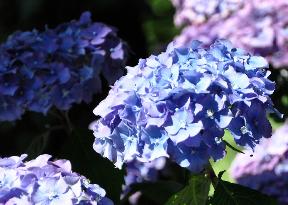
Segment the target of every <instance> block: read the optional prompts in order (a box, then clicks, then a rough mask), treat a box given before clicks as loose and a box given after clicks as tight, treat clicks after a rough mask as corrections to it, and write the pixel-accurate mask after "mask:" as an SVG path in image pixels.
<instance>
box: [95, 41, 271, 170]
mask: <svg viewBox="0 0 288 205" xmlns="http://www.w3.org/2000/svg"><path fill="white" fill-rule="evenodd" d="M267 66H268V63H267V61H266V60H265V59H264V58H262V57H260V56H253V55H251V54H249V53H246V52H245V51H243V50H241V49H239V48H235V47H233V46H232V45H231V44H230V43H229V42H227V41H225V40H218V41H216V42H215V43H214V44H212V45H211V46H210V47H203V45H202V44H201V43H200V42H199V41H193V42H192V44H191V46H190V47H175V46H174V44H173V43H171V44H170V45H169V46H168V48H167V50H166V51H165V52H163V53H161V54H160V55H158V56H154V55H152V56H150V57H149V58H147V59H141V60H140V61H139V64H138V65H136V66H135V67H128V68H127V70H128V73H127V75H126V76H124V77H122V78H120V79H119V80H118V81H117V82H116V83H115V84H114V86H113V87H112V89H111V90H110V92H109V94H108V96H107V98H106V99H105V100H103V101H102V102H101V103H100V104H99V105H98V106H97V107H96V108H95V110H94V113H95V115H100V116H101V118H100V120H98V121H96V122H95V123H92V125H91V127H90V128H91V129H92V130H93V131H94V136H95V143H94V149H95V151H96V152H98V153H100V154H101V155H103V156H104V157H107V158H108V159H110V160H111V161H113V162H114V164H115V165H116V166H117V167H121V166H122V164H123V163H124V162H129V161H131V160H133V159H135V158H136V159H137V160H139V161H142V162H149V161H152V160H154V159H157V158H159V157H169V158H171V159H172V160H174V161H176V162H177V163H178V164H179V165H180V166H182V167H186V168H188V169H190V170H191V171H194V172H198V171H201V170H202V169H203V167H204V166H205V165H206V164H207V163H208V160H209V158H210V157H212V158H213V159H214V160H219V159H221V158H223V157H224V155H225V143H224V142H223V140H222V137H223V135H224V131H225V130H229V131H230V132H231V133H232V135H233V137H234V139H235V141H236V142H237V143H238V144H239V145H243V146H246V145H247V146H250V147H252V148H254V146H255V144H257V143H258V142H259V140H260V139H261V138H263V137H270V136H271V126H270V123H269V121H268V120H267V118H266V112H267V111H273V110H274V108H273V104H272V102H271V99H270V97H269V95H270V94H272V93H273V91H274V83H273V82H271V81H270V80H269V79H268V78H267V77H268V75H269V71H267V70H266V68H267ZM259 127H261V129H260V128H259Z"/></svg>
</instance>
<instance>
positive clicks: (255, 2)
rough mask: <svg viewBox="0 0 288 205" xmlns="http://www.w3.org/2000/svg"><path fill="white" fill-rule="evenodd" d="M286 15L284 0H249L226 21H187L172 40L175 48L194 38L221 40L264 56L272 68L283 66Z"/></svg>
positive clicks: (287, 57)
mask: <svg viewBox="0 0 288 205" xmlns="http://www.w3.org/2000/svg"><path fill="white" fill-rule="evenodd" d="M190 10H191V9H190ZM214 12H215V13H216V14H217V12H216V11H214ZM287 13H288V2H287V1H286V0H278V1H271V0H249V1H245V3H244V4H243V6H242V7H240V8H238V9H237V10H236V11H234V12H233V13H232V14H231V15H230V16H229V17H228V18H225V19H222V20H218V19H215V20H214V19H210V20H209V21H207V22H205V23H203V24H201V25H196V24H195V23H193V21H190V24H189V25H187V27H185V28H184V29H183V31H182V33H181V34H180V35H179V36H178V37H176V39H175V40H176V41H177V44H179V45H185V44H186V45H187V44H189V43H190V42H191V41H192V40H194V39H198V40H200V41H203V42H204V43H205V44H207V45H209V44H211V43H212V42H213V41H214V40H215V39H219V38H225V39H229V40H230V41H231V42H232V43H233V45H235V46H237V47H240V48H243V49H245V50H247V51H249V52H251V53H254V54H257V55H261V56H264V57H265V58H267V60H268V61H269V63H271V64H272V65H273V67H274V68H282V67H287V66H288V32H287V29H288V27H287V24H288V17H287Z"/></svg>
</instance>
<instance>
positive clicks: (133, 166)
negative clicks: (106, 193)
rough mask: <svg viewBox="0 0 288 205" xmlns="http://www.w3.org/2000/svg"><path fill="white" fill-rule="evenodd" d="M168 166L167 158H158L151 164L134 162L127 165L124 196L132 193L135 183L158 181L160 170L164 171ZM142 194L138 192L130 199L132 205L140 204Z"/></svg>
mask: <svg viewBox="0 0 288 205" xmlns="http://www.w3.org/2000/svg"><path fill="white" fill-rule="evenodd" d="M165 164H166V159H165V158H158V159H155V160H153V161H151V162H146V163H143V162H139V161H137V160H133V161H131V162H129V163H127V166H126V176H125V178H124V179H125V185H124V186H123V196H125V195H126V194H127V193H129V191H130V186H131V185H132V184H134V183H141V182H144V181H150V182H151V181H156V180H157V179H158V175H159V170H161V169H163V168H164V166H165ZM140 196H141V193H139V192H137V193H135V194H133V195H132V196H130V197H129V202H130V204H138V203H137V202H138V199H139V197H140Z"/></svg>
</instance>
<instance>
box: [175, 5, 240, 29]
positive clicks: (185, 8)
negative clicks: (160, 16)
mask: <svg viewBox="0 0 288 205" xmlns="http://www.w3.org/2000/svg"><path fill="white" fill-rule="evenodd" d="M171 1H172V4H173V5H174V6H175V8H176V14H175V18H174V21H175V24H176V25H177V26H181V25H187V24H191V23H192V24H201V23H204V22H206V21H208V20H210V19H213V20H221V19H224V18H227V17H228V16H229V14H231V13H233V12H235V11H237V10H238V9H239V8H240V7H241V6H242V4H243V3H244V0H206V1H203V0H171Z"/></svg>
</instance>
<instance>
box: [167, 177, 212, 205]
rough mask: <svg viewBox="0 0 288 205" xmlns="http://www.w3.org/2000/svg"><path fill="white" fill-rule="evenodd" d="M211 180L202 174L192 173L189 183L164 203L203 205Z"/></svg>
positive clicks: (168, 204)
mask: <svg viewBox="0 0 288 205" xmlns="http://www.w3.org/2000/svg"><path fill="white" fill-rule="evenodd" d="M210 184H211V181H210V180H209V179H208V178H207V177H205V176H204V175H193V176H192V177H191V178H190V180H189V184H188V185H187V186H186V187H185V188H184V189H182V190H181V191H180V192H178V193H177V194H175V195H174V196H172V197H171V198H170V199H169V201H168V202H167V203H166V205H205V204H206V202H207V200H208V193H209V188H210Z"/></svg>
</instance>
